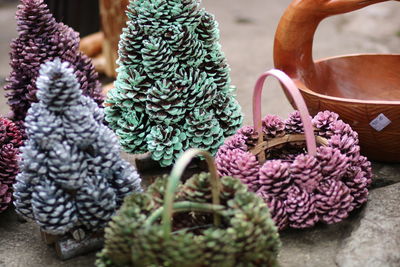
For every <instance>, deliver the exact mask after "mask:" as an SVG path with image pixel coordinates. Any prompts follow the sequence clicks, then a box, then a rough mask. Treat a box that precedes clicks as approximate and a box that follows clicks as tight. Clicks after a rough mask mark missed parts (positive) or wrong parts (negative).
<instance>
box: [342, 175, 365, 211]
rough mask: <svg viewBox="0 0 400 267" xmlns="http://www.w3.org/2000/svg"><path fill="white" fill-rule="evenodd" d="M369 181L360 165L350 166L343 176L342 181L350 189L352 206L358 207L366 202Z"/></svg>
mask: <svg viewBox="0 0 400 267" xmlns="http://www.w3.org/2000/svg"><path fill="white" fill-rule="evenodd" d="M369 181H370V179H369V178H368V175H367V173H366V172H364V171H363V170H362V169H361V168H360V167H351V168H350V170H349V171H348V173H347V176H345V177H344V178H343V182H344V183H345V185H346V186H347V187H348V188H349V189H350V193H351V195H352V196H353V198H354V201H353V202H352V206H353V208H359V207H360V206H361V205H362V204H364V203H365V202H367V200H368V186H369Z"/></svg>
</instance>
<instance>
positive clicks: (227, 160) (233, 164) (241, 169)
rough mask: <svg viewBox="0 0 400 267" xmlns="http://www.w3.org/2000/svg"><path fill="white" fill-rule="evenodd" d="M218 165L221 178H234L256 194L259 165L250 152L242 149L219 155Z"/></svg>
mask: <svg viewBox="0 0 400 267" xmlns="http://www.w3.org/2000/svg"><path fill="white" fill-rule="evenodd" d="M215 161H216V164H217V169H218V173H219V175H221V176H233V177H235V178H238V179H240V180H241V181H242V182H243V183H244V184H246V185H247V186H248V188H249V190H250V191H252V192H255V191H256V190H257V189H258V187H259V186H260V185H259V181H258V180H259V178H258V172H259V168H260V166H259V163H258V161H257V159H256V157H255V156H254V155H253V154H251V153H250V152H244V151H242V150H240V149H233V150H228V151H226V153H220V154H218V155H217V158H216V160H215Z"/></svg>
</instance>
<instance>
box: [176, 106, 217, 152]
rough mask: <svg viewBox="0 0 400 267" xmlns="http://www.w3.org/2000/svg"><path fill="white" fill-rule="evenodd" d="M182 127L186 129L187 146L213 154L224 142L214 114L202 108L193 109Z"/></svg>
mask: <svg viewBox="0 0 400 267" xmlns="http://www.w3.org/2000/svg"><path fill="white" fill-rule="evenodd" d="M183 128H184V129H185V130H186V131H187V133H186V134H187V138H188V142H189V146H190V147H193V148H200V149H204V150H208V151H209V152H210V153H211V154H215V153H216V152H217V150H218V148H219V147H220V146H221V145H222V143H223V142H224V135H223V132H222V129H221V127H220V125H219V123H218V120H217V119H215V118H214V114H212V113H209V112H207V111H206V110H203V109H195V110H193V111H192V112H191V113H190V114H189V116H188V117H187V118H186V122H185V125H184V126H183Z"/></svg>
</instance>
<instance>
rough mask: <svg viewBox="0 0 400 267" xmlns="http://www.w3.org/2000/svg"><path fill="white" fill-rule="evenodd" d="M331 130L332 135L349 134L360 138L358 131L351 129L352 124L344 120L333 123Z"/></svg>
mask: <svg viewBox="0 0 400 267" xmlns="http://www.w3.org/2000/svg"><path fill="white" fill-rule="evenodd" d="M330 131H331V132H332V135H336V134H338V135H348V136H351V137H353V138H354V139H356V140H357V139H358V133H357V132H355V131H353V129H351V127H350V125H348V124H347V123H345V122H344V121H342V120H337V121H336V122H335V123H332V124H331V127H330Z"/></svg>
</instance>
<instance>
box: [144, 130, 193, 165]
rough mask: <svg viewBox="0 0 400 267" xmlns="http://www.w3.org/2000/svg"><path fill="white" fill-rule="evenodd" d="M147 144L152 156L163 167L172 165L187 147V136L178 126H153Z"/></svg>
mask: <svg viewBox="0 0 400 267" xmlns="http://www.w3.org/2000/svg"><path fill="white" fill-rule="evenodd" d="M147 146H148V148H149V151H150V152H151V157H152V159H154V160H155V161H158V162H159V163H160V165H161V166H162V167H165V166H170V165H171V164H172V163H173V162H174V161H175V160H176V159H177V158H178V157H179V155H178V154H179V153H181V152H182V151H184V150H186V148H187V136H186V134H185V133H184V132H182V131H181V130H180V129H178V128H173V127H172V126H166V127H165V128H163V127H162V126H153V127H152V128H151V131H150V135H148V136H147Z"/></svg>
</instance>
